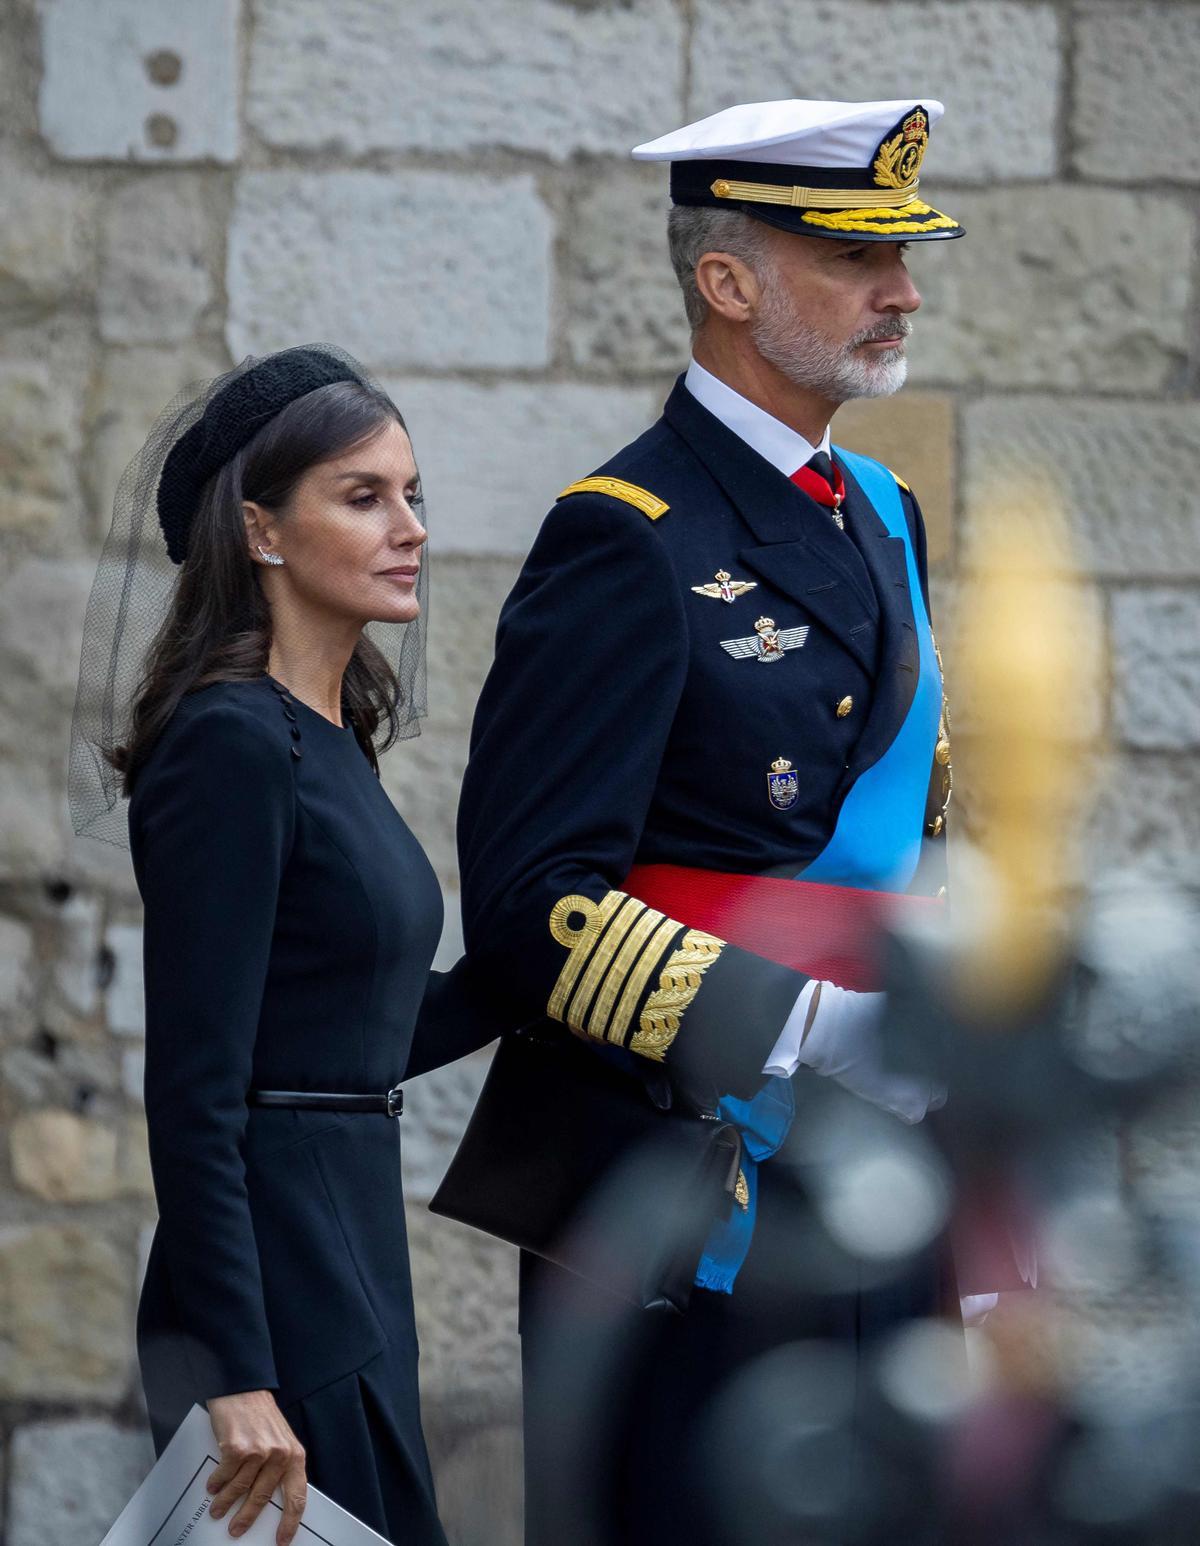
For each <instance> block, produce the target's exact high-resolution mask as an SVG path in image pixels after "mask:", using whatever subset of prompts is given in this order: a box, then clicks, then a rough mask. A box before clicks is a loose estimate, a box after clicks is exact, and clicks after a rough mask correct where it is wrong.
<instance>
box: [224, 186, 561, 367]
mask: <svg viewBox="0 0 1200 1546" xmlns="http://www.w3.org/2000/svg"><path fill="white" fill-rule="evenodd" d="M553 234H554V233H553V222H552V220H551V216H550V212H549V210H548V209H547V208H546V205H545V204H544V203H543V201H542V199H541V198H540V196H539V194H538V191H537V187H536V184H535V182H534V180H533V178H532V177H530V176H528V175H524V174H522V175H519V176H514V177H484V176H480V175H474V174H466V175H464V174H460V173H449V172H409V173H407V174H406V175H405V176H404V177H403V178H400V177H397V176H394V175H389V174H384V173H378V172H364V171H349V172H246V173H244V174H243V175H242V176H241V177H240V178H239V179H238V186H237V194H236V198H235V201H234V209H233V216H232V220H231V222H230V227H229V267H228V286H229V323H228V326H227V329H226V337H227V339H228V342H229V347H230V349H231V350H232V351H233V353H234V355H243V354H245V353H247V352H252V353H258V354H261V353H264V352H266V351H267V350H270V349H278V348H282V347H285V346H286V345H288V344H298V343H310V342H313V341H316V340H332V341H336V342H337V343H340V344H341V345H342V346H343V347H344V348H346V349H349V350H350V352H351V353H352V354H355V355H358V356H359V357H360V358H362V359H363V360H364V361H368V362H370V363H371V364H373V365H374V366H376V367H378V366H381V365H382V366H392V367H404V366H410V365H417V366H424V367H427V368H430V369H443V370H444V369H446V368H447V367H450V368H454V367H459V368H470V367H476V368H491V369H499V368H503V367H509V368H517V369H528V368H536V367H538V366H544V365H546V364H547V363H548V362H549V349H550V343H549V331H548V330H549V305H550V301H549V296H550V249H551V243H552V241H553Z"/></svg>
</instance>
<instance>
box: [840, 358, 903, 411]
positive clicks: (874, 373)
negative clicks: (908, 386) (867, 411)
mask: <svg viewBox="0 0 1200 1546" xmlns="http://www.w3.org/2000/svg"><path fill="white" fill-rule="evenodd" d="M854 364H855V369H854V370H853V371H851V372H850V373H849V376H848V379H847V380H846V382H845V387H846V395H845V397H844V398H843V399H842V401H843V402H848V401H849V400H850V399H851V398H855V397H891V396H892V395H893V394H894V393H896V392H898V391H899V390H900V388H901V387H902V386H903V385H904V383H905V381H906V380H907V379H908V360H907V358H906V357H905V354H904V346H903V344H901V345H900V347H899V349H897V350H896V351H895V352H894V353H890V354H888V355H886V356H884V358H882V359H863V358H862V357H861V356H860V357H859V359H857V360H855V362H854Z"/></svg>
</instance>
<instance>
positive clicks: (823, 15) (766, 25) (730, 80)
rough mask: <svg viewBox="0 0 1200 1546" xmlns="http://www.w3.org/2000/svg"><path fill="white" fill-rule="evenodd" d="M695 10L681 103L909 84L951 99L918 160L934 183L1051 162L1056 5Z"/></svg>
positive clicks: (952, 2) (958, 1)
mask: <svg viewBox="0 0 1200 1546" xmlns="http://www.w3.org/2000/svg"><path fill="white" fill-rule="evenodd" d="M694 10H695V15H696V25H695V29H694V31H693V34H692V92H691V99H690V101H689V103H688V108H689V112H690V115H691V116H692V117H694V118H699V117H701V116H702V115H703V114H705V113H713V112H716V111H717V110H718V109H719V108H722V107H728V106H729V105H730V104H731V103H734V102H762V101H766V100H768V99H769V98H772V97H834V98H840V99H845V100H848V101H860V100H863V99H870V98H873V97H879V98H883V99H890V98H892V97H900V96H902V95H903V94H904V93H906V92H911V93H912V95H913V96H924V97H932V98H934V99H936V100H938V101H941V102H943V103H945V104H947V105H948V108H949V111H948V113H947V116H946V121H945V125H944V126H939V127H938V128H937V129H935V130H934V133H933V138H932V141H931V146H930V151H929V157H928V159H927V161H926V163H925V167H924V169H923V171H922V181H923V182H924V181H925V180H926V179H928V182H929V186H930V189H931V190H932V189H936V187H937V180H938V178H941V177H947V178H949V177H953V178H956V179H958V180H959V181H964V182H991V181H993V180H994V179H997V178H999V179H1004V180H1006V181H1007V180H1013V179H1015V180H1024V179H1027V178H1036V177H1049V176H1052V175H1053V174H1054V173H1055V172H1056V171H1057V170H1058V153H1057V132H1056V127H1055V125H1056V115H1057V106H1058V92H1059V84H1060V80H1061V77H1062V68H1063V66H1062V55H1061V52H1060V41H1061V28H1060V19H1059V8H1058V7H1056V6H1053V5H1039V4H1027V3H1024V0H892V3H889V4H885V5H879V4H877V3H875V0H791V3H789V4H787V5H781V4H779V3H778V0H737V3H735V4H731V3H730V0H694ZM901 83H903V85H902V84H901ZM662 127H663V128H664V129H665V128H671V127H673V125H671V124H669V123H665V122H664V124H663V126H662ZM934 202H935V203H936V198H935V200H934Z"/></svg>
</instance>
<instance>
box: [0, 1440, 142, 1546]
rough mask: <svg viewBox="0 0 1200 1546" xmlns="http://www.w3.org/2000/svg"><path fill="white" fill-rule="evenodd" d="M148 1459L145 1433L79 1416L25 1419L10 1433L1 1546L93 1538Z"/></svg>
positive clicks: (73, 1544) (55, 1545)
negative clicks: (5, 1521)
mask: <svg viewBox="0 0 1200 1546" xmlns="http://www.w3.org/2000/svg"><path fill="white" fill-rule="evenodd" d="M153 1464H154V1451H153V1449H152V1448H151V1446H150V1440H149V1437H148V1435H147V1434H145V1433H143V1432H139V1431H136V1430H131V1429H128V1428H118V1427H116V1426H115V1424H113V1423H110V1422H105V1421H103V1420H98V1419H95V1418H90V1419H89V1418H85V1419H83V1420H80V1421H74V1422H43V1423H29V1424H27V1425H26V1426H24V1427H22V1428H18V1429H17V1432H16V1434H15V1435H14V1437H13V1446H12V1465H11V1475H10V1478H9V1489H10V1490H9V1497H10V1503H9V1521H8V1537H7V1540H8V1546H79V1543H80V1542H82V1541H94V1540H98V1539H99V1538H100V1536H101V1535H103V1534H104V1533H105V1532H106V1531H107V1530H108V1527H109V1526H110V1525H111V1524H112V1523H113V1521H114V1520H115V1519H116V1517H117V1515H118V1514H119V1513H120V1512H121V1510H122V1509H123V1508H124V1507H125V1504H126V1503H127V1502H128V1501H129V1497H130V1494H131V1493H132V1492H133V1491H134V1489H135V1488H136V1487H137V1486H139V1485H140V1483H141V1481H142V1478H143V1477H144V1476H145V1475H146V1473H147V1472H148V1471H149V1469H150V1467H151V1466H152V1465H153Z"/></svg>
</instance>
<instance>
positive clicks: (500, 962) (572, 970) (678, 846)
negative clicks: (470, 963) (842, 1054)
mask: <svg viewBox="0 0 1200 1546" xmlns="http://www.w3.org/2000/svg"><path fill="white" fill-rule="evenodd" d="M605 480H610V481H609V482H608V483H606V481H605ZM611 480H615V481H611ZM846 485H847V490H846V502H845V513H846V527H847V530H846V532H841V531H839V530H838V529H837V527H836V526H835V525H834V523H833V521H832V520H831V519H830V514H829V512H828V510H826V509H824V508H822V507H821V506H819V505H817V504H816V503H815V502H814V501H812V500H811V499H809V498H808V496H807V495H806V494H804V493H803V492H801V491H800V490H799V489H798V488H796V487H795V486H794V485H793V484H792V482H791V481H790V480H789V479H788V478H786V477H784V476H783V475H782V474H781V473H780V472H778V471H777V470H776V469H775V468H774V467H772V466H771V465H770V464H769V463H768V462H767V461H765V460H764V459H763V458H762V457H761V456H759V455H758V454H757V453H756V452H755V451H753V450H752V449H751V448H750V447H749V446H747V445H746V444H745V442H743V441H742V440H741V439H740V438H739V437H738V436H736V435H735V434H733V433H732V431H730V430H729V429H727V428H726V427H725V426H724V425H723V424H722V423H721V422H720V421H719V420H718V419H717V418H715V417H714V416H713V415H712V414H711V413H709V412H708V410H707V409H705V408H704V407H702V406H701V405H700V404H699V403H698V402H697V401H696V400H695V398H693V397H692V395H691V394H690V393H689V392H688V391H687V389H686V388H685V387H684V385H683V384H682V382H679V383H677V384H676V386H675V388H674V390H673V392H672V394H671V396H670V398H669V400H668V402H667V404H666V408H665V411H664V414H663V417H662V418H661V419H660V420H659V421H658V423H656V424H655V425H654V426H653V427H652V428H650V429H649V430H647V431H646V433H645V434H644V435H642V436H641V437H640V438H639V439H638V440H635V441H634V442H633V443H632V444H631V445H629V446H627V447H626V448H625V449H624V450H622V451H620V452H619V453H618V454H617V455H616V456H614V457H613V458H612V459H611V461H609V462H608V463H606V464H605V466H603V467H602V468H600V469H599V472H598V474H597V475H596V476H594V477H593V478H590V479H585V480H583V484H582V485H573V486H572V487H573V489H576V490H578V491H577V492H572V491H570V490H568V491H566V497H563V496H560V500H559V503H558V504H557V505H556V506H555V508H554V509H553V510H552V511H551V512H550V514H549V515H548V517H547V518H546V521H545V523H544V524H543V526H542V529H541V531H540V533H539V535H538V537H537V540H536V542H535V543H534V546H533V549H532V551H531V553H530V555H529V558H528V561H527V562H526V564H525V566H524V569H523V570H522V573H521V576H520V578H519V580H518V581H517V585H516V588H515V589H514V590H513V592H512V594H511V596H510V597H509V598H508V601H507V602H506V604H505V606H504V608H503V611H502V613H501V617H500V624H499V630H498V634H497V642H496V658H495V663H494V666H493V668H492V671H491V673H490V675H489V677H488V679H487V682H486V685H485V687H484V690H483V694H482V696H481V699H480V702H479V706H478V710H477V714H476V718H475V724H474V731H473V736H472V742H471V756H470V763H469V766H468V769H467V773H466V778H465V783H464V788H463V796H462V803H461V807H460V818H459V850H460V860H461V868H462V885H463V909H464V924H465V929H466V942H467V951H468V956H469V958H472V959H474V960H475V962H476V963H477V965H478V966H479V968H480V970H481V972H482V973H483V974H484V975H485V976H486V977H488V978H489V980H490V982H491V983H492V986H493V990H494V991H497V992H500V991H504V992H506V993H507V995H508V996H509V998H510V1000H511V1001H512V1002H513V1003H514V1006H515V1009H516V1011H517V1012H519V1013H520V1014H522V1015H523V1016H524V1017H525V1018H529V1019H531V1018H534V1017H536V1016H542V1015H547V1014H548V1015H549V1017H550V1018H551V1019H555V1020H558V1021H561V1022H562V1023H564V1024H566V1025H567V1026H569V1027H570V1028H571V1030H573V1031H574V1032H575V1033H576V1034H577V1035H580V1036H582V1037H584V1038H591V1039H594V1040H595V1041H597V1042H600V1041H603V1042H605V1043H607V1044H608V1045H609V1046H614V1045H615V1046H620V1047H623V1048H625V1049H627V1050H628V1051H631V1052H633V1053H636V1054H639V1055H640V1056H642V1057H645V1058H649V1059H650V1060H652V1061H654V1062H657V1063H664V1064H666V1065H667V1068H668V1070H673V1071H675V1072H676V1073H677V1074H682V1075H684V1076H685V1077H686V1078H688V1079H689V1080H691V1079H692V1078H695V1077H699V1078H702V1079H703V1081H704V1084H705V1085H706V1086H707V1087H710V1088H711V1087H713V1086H715V1088H716V1089H717V1090H719V1091H723V1092H729V1093H734V1094H743V1095H748V1094H750V1093H752V1092H753V1090H754V1089H755V1088H757V1086H758V1085H759V1084H760V1083H761V1070H762V1067H763V1064H764V1062H765V1061H766V1058H767V1055H768V1054H769V1052H770V1050H771V1048H772V1046H773V1045H774V1043H775V1041H776V1039H777V1038H778V1036H779V1033H780V1031H781V1029H782V1027H783V1024H784V1022H785V1020H786V1018H787V1015H788V1013H789V1011H790V1009H791V1007H792V1005H793V1003H794V1001H795V998H796V995H797V993H798V992H799V990H800V988H801V987H802V986H803V984H804V982H805V978H804V977H803V976H802V975H801V974H800V973H798V972H795V971H792V970H790V969H788V968H786V967H783V966H779V965H776V964H775V963H773V962H770V961H767V960H765V959H763V958H762V957H759V956H757V955H753V954H751V953H749V952H747V951H744V950H741V949H739V948H737V947H735V946H733V945H730V944H725V943H723V942H722V941H721V940H719V939H716V938H715V937H714V936H712V935H709V934H705V933H703V932H702V931H699V930H694V929H689V927H688V923H689V920H688V919H686V918H681V919H669V918H662V917H661V915H659V914H656V913H655V914H652V915H651V914H650V910H648V909H643V908H642V907H641V905H640V904H639V903H637V902H636V901H633V900H629V899H627V898H626V896H625V893H624V892H623V890H622V883H623V881H624V878H625V876H626V875H627V874H628V872H629V870H630V868H631V867H632V866H633V865H634V864H635V863H642V864H650V863H670V864H678V865H690V866H699V867H703V868H708V869H716V870H722V871H727V872H736V873H741V874H767V873H770V874H777V875H796V874H798V873H799V872H801V871H802V870H803V868H804V866H805V865H806V864H808V863H809V862H811V861H812V860H813V859H814V858H815V857H816V855H817V854H819V853H820V852H821V850H822V849H823V848H824V847H825V845H826V844H827V842H828V841H829V839H830V836H831V834H832V833H833V830H834V827H835V824H836V822H837V818H838V813H839V810H840V809H841V805H842V802H843V800H844V799H845V797H846V795H847V793H848V791H849V790H850V788H851V787H852V785H853V783H854V781H855V779H856V778H857V777H858V776H859V775H860V774H862V773H863V772H865V771H866V769H868V768H869V767H871V766H872V765H873V764H874V763H875V762H877V761H878V760H879V758H880V757H881V756H882V755H883V754H884V752H885V751H886V750H887V748H888V747H889V745H890V744H891V742H892V741H893V739H894V738H895V736H896V733H897V731H898V729H899V728H900V725H901V723H902V721H903V719H904V716H905V714H906V713H907V710H908V708H909V705H910V703H911V702H912V699H913V695H914V691H915V687H916V681H917V670H918V639H917V635H916V627H915V623H914V615H913V607H912V602H911V599H910V594H909V586H908V583H907V578H906V567H905V555H904V543H903V541H902V540H901V539H900V538H893V537H892V536H890V535H889V534H888V532H887V529H886V528H885V526H884V524H883V522H882V521H881V519H880V518H879V516H878V515H877V514H876V512H875V510H874V509H873V507H872V506H871V505H870V503H869V502H868V501H867V500H866V498H865V496H864V495H863V493H862V490H861V489H860V488H859V487H858V485H857V484H856V483H855V482H854V480H853V478H852V477H851V476H850V474H849V472H847V473H846ZM901 488H902V491H903V492H902V498H903V507H904V511H905V514H906V517H907V520H908V523H909V531H910V536H911V540H912V543H913V548H914V553H915V557H916V561H917V568H918V572H919V575H920V578H921V583H922V586H923V587H924V586H925V585H926V583H927V582H926V560H925V538H924V528H923V525H922V521H921V515H920V511H919V509H918V507H917V504H916V501H915V500H914V499H913V498H912V496H911V494H910V493H909V492H908V491H907V489H906V488H905V487H904V486H903V485H901ZM606 489H609V490H612V492H606ZM722 569H723V570H725V571H726V572H728V573H730V574H731V575H732V576H733V578H734V580H743V581H748V582H753V583H754V585H755V589H753V590H750V591H748V592H746V593H745V594H743V595H741V596H739V597H738V599H737V600H736V601H735V602H734V603H733V604H731V605H729V604H726V603H725V602H723V601H720V600H718V599H714V598H712V597H710V596H704V595H699V594H697V593H696V591H695V590H694V589H693V587H695V586H699V585H703V584H705V583H707V582H712V581H713V579H714V576H715V574H716V573H717V571H718V570H722ZM764 615H765V616H768V617H770V618H771V619H772V620H773V621H774V623H775V625H776V627H777V628H778V629H789V628H793V627H802V626H805V625H807V626H808V629H809V633H808V635H807V637H806V641H805V644H804V647H803V648H802V649H798V650H794V651H790V652H788V653H787V654H786V655H785V656H784V658H783V659H782V660H780V661H778V662H776V663H774V664H772V665H769V666H764V665H763V664H762V663H760V662H757V661H755V660H754V659H752V658H741V659H735V658H732V657H731V656H730V655H729V654H728V653H727V652H726V651H725V650H724V649H722V647H721V643H722V641H723V640H727V639H732V638H737V637H748V636H753V635H754V631H755V629H754V625H755V622H756V620H757V619H758V618H759V617H760V616H764ZM839 705H840V706H841V710H842V711H841V713H840V714H839ZM779 758H786V759H787V760H788V761H790V762H791V764H792V765H793V767H794V769H795V771H796V773H797V776H798V785H799V797H798V799H797V800H796V802H795V804H793V805H792V806H791V808H790V809H786V810H781V809H778V808H776V806H775V805H773V804H772V802H771V800H770V798H769V797H768V774H769V772H770V771H771V766H772V763H773V762H775V760H776V759H779ZM938 826H939V831H940V828H941V824H940V823H939V824H938Z"/></svg>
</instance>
